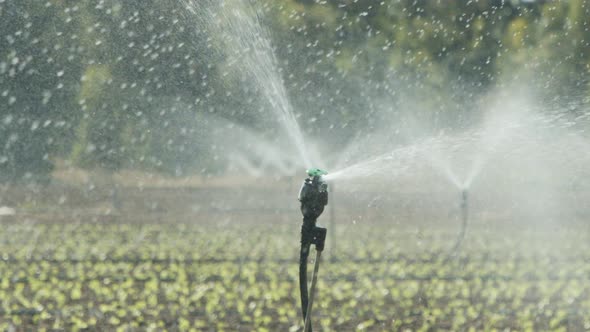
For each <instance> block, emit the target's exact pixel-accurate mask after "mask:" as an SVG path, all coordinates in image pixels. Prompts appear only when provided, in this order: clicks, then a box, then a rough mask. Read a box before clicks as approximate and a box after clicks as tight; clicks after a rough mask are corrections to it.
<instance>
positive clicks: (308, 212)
mask: <svg viewBox="0 0 590 332" xmlns="http://www.w3.org/2000/svg"><path fill="white" fill-rule="evenodd" d="M308 174H309V177H308V178H307V179H305V181H304V182H303V185H302V186H301V190H300V191H299V201H300V202H301V213H302V214H303V218H304V219H309V220H314V221H315V220H316V219H317V218H318V217H319V216H320V215H321V214H322V212H324V207H325V206H326V205H327V204H328V184H327V183H325V182H324V180H323V179H322V175H323V174H322V175H320V174H318V173H317V172H308Z"/></svg>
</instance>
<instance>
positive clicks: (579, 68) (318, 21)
mask: <svg viewBox="0 0 590 332" xmlns="http://www.w3.org/2000/svg"><path fill="white" fill-rule="evenodd" d="M194 1H197V0H194ZM236 1H237V0H236ZM196 3H198V1H197V2H196ZM251 3H252V6H254V7H255V8H257V9H258V10H259V12H260V13H261V14H262V15H261V16H260V17H261V19H262V24H263V26H264V27H266V28H267V29H268V31H270V32H271V35H272V43H273V46H274V48H275V52H276V56H277V58H278V60H279V65H280V67H281V70H282V71H281V76H282V78H283V80H284V82H285V85H286V87H287V91H288V93H289V97H290V99H291V102H292V103H293V105H294V109H295V111H296V113H297V116H298V119H299V120H300V124H301V126H302V127H303V128H304V131H305V134H306V136H308V137H322V138H324V139H326V140H331V141H333V142H339V143H340V144H343V143H344V142H346V139H347V138H348V137H352V136H353V135H352V134H353V133H355V132H359V131H360V132H362V131H363V130H371V128H372V127H373V126H375V122H378V121H379V117H380V114H379V113H380V112H382V107H381V104H382V103H383V100H385V101H386V104H387V105H389V106H388V110H391V112H402V111H400V110H399V109H400V108H401V107H398V106H400V105H403V101H404V100H406V99H416V100H420V102H421V104H420V107H421V108H422V109H424V110H427V111H426V113H427V116H428V118H432V119H436V121H439V122H444V119H446V118H447V115H448V114H451V113H453V112H455V113H456V112H465V110H464V109H463V108H461V107H458V106H457V105H466V104H467V105H468V104H469V103H470V102H471V101H472V100H475V99H476V98H477V96H478V95H481V94H484V93H485V92H487V91H490V90H491V89H493V88H495V87H498V86H501V85H503V84H509V83H513V82H519V83H520V84H523V85H525V86H527V87H529V88H534V89H538V90H539V91H541V94H542V95H543V97H544V98H547V99H548V100H551V99H555V98H558V97H560V96H568V97H571V96H573V97H575V98H579V99H584V98H585V97H586V96H587V95H588V85H587V84H588V80H587V77H588V73H589V71H590V30H589V29H590V26H589V23H590V7H589V5H588V4H587V3H586V1H584V0H570V1H516V0H515V1H504V0H479V1H477V0H471V1H443V0H438V1H437V0H387V1H373V0H358V1H357V0H355V1H352V0H328V1H318V0H315V1H314V0H285V1H262V0H261V1H251ZM185 5H186V3H183V2H182V1H172V0H170V1H139V0H134V1H122V0H101V1H86V0H84V1H74V0H50V1H34V0H23V1H14V0H7V1H0V31H1V34H0V35H1V38H0V180H1V181H14V180H20V179H25V180H43V179H46V178H47V175H48V174H49V172H50V171H51V169H52V167H53V165H54V163H55V161H56V160H59V159H65V160H69V161H71V162H73V163H74V164H76V165H79V166H82V167H87V168H101V169H107V170H115V169H119V168H137V169H147V170H152V171H161V172H166V173H171V174H176V175H182V174H189V173H199V172H213V171H216V170H220V169H223V167H222V165H220V160H221V159H223V158H221V157H220V156H219V155H218V154H220V153H222V152H220V151H221V150H219V149H216V147H215V143H214V142H212V141H211V139H210V138H211V137H210V136H209V134H208V132H207V126H208V125H211V124H210V123H209V122H208V121H210V117H211V116H214V117H215V118H217V119H228V120H230V121H232V122H236V123H239V124H241V125H243V126H250V127H254V128H256V130H259V131H260V132H262V133H263V135H268V136H269V137H272V136H273V135H276V131H277V130H278V128H277V127H273V126H268V125H266V124H265V123H264V122H263V121H261V120H260V119H261V117H263V116H261V114H268V113H265V112H266V111H265V109H267V108H268V107H269V106H268V105H267V104H268V103H265V101H264V100H262V98H261V97H260V94H257V93H256V91H255V89H256V87H252V86H251V85H250V84H249V82H247V81H244V80H235V79H232V78H231V77H227V76H226V75H224V74H223V73H224V72H225V70H226V68H225V67H226V65H227V63H226V60H227V59H226V58H225V57H224V55H223V54H221V53H220V52H219V49H217V48H216V47H214V46H212V44H214V43H215V36H211V35H210V33H209V30H208V29H207V27H206V26H204V24H203V20H199V19H198V17H195V15H197V16H198V15H199V14H200V13H196V14H194V15H191V14H189V13H188V11H187V10H186V8H185V7H184V6H185ZM226 5H227V6H233V4H232V1H226ZM197 8H198V6H197ZM202 15H209V14H208V12H207V11H206V10H205V8H203V12H202ZM238 66H239V64H238ZM421 96H427V98H424V97H421Z"/></svg>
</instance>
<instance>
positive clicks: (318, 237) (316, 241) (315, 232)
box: [299, 219, 327, 332]
mask: <svg viewBox="0 0 590 332" xmlns="http://www.w3.org/2000/svg"><path fill="white" fill-rule="evenodd" d="M326 233H327V229H325V228H321V227H317V226H315V221H314V222H311V221H310V220H308V221H307V222H306V221H305V219H304V222H303V226H302V227H301V256H300V261H299V287H300V290H301V309H302V313H303V320H304V329H303V331H304V332H312V328H311V310H312V308H313V299H314V296H315V292H316V285H317V279H318V271H319V269H320V258H321V256H322V251H323V250H324V245H325V243H326ZM312 244H313V245H315V248H316V258H315V262H314V268H313V274H312V280H311V286H310V289H309V293H308V290H307V258H308V255H309V250H310V247H311V245H312ZM308 294H309V296H308Z"/></svg>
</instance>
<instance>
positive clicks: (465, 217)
mask: <svg viewBox="0 0 590 332" xmlns="http://www.w3.org/2000/svg"><path fill="white" fill-rule="evenodd" d="M468 221H469V205H468V192H467V188H464V189H463V190H461V231H460V232H459V236H458V237H457V240H456V241H455V245H454V246H453V249H451V254H450V255H449V258H450V257H454V256H456V255H457V254H458V252H459V249H461V244H462V243H463V239H464V238H465V232H466V231H467V222H468Z"/></svg>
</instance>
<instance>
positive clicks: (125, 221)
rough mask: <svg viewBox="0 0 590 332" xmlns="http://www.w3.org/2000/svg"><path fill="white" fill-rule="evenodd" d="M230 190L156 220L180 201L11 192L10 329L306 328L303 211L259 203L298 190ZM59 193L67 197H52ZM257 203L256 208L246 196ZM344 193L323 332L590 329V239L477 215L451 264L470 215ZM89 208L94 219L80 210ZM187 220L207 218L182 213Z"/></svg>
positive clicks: (327, 261)
mask: <svg viewBox="0 0 590 332" xmlns="http://www.w3.org/2000/svg"><path fill="white" fill-rule="evenodd" d="M70 178H71V176H70ZM223 181H226V184H224V182H223ZM227 181H231V180H228V179H226V180H223V179H218V180H215V179H210V180H209V183H208V184H201V185H197V184H195V185H194V186H192V187H186V186H184V187H181V186H179V185H178V184H176V186H177V187H176V189H174V190H175V191H176V192H178V193H179V194H177V196H176V197H177V199H176V200H169V201H164V200H161V201H160V205H159V206H157V207H154V206H153V204H152V203H151V202H150V200H153V199H154V197H157V196H158V195H162V194H163V193H167V192H171V191H173V190H172V188H165V187H155V188H154V187H146V188H143V189H142V190H137V189H133V187H125V186H123V185H122V186H121V190H120V192H119V200H120V202H121V203H122V204H121V206H120V207H119V208H118V209H114V208H113V206H112V202H110V200H109V199H108V198H109V195H108V191H105V190H104V188H101V187H97V188H96V189H95V190H94V193H93V194H90V195H87V197H81V196H80V195H78V194H79V193H78V192H77V190H79V189H81V188H80V187H77V186H73V185H71V184H63V185H62V186H61V187H59V188H58V187H53V188H48V189H45V190H37V191H35V190H32V189H31V188H29V189H26V188H21V189H20V190H16V189H15V188H5V192H11V191H12V192H14V194H15V195H16V196H18V195H22V199H23V201H26V200H27V199H29V200H31V202H33V201H34V202H35V203H34V204H33V203H29V205H28V206H27V205H23V206H22V207H21V212H22V214H21V215H20V216H10V217H7V216H5V217H3V219H2V221H1V222H2V233H1V236H0V252H1V253H2V257H1V258H2V260H1V261H0V275H1V276H2V278H1V281H0V298H1V299H2V300H1V308H0V310H1V311H0V314H1V316H0V317H1V318H0V323H1V327H0V328H1V329H2V330H11V329H13V328H15V327H18V328H17V330H29V329H32V330H43V329H45V330H117V329H119V330H122V331H129V330H131V331H140V330H172V331H189V330H191V329H192V330H196V331H253V330H257V331H264V330H267V331H299V330H301V328H302V321H301V318H300V317H301V314H300V309H299V307H298V306H299V302H298V301H299V290H298V283H297V282H298V280H297V277H298V274H297V266H298V265H297V259H298V245H299V239H298V230H299V223H300V217H299V215H298V211H297V210H296V209H294V208H286V209H285V210H282V211H281V210H276V209H274V208H264V207H260V206H258V207H256V208H253V205H252V204H257V203H255V202H258V201H263V200H264V197H266V195H268V194H269V193H271V194H272V195H273V196H274V197H275V199H277V200H281V199H285V200H286V201H287V200H288V199H287V198H286V197H289V196H293V195H292V193H291V192H289V190H291V188H289V186H284V185H281V186H274V187H273V186H267V185H263V186H261V185H255V184H250V185H242V186H239V185H238V186H236V185H232V187H229V188H228V187H227ZM162 183H163V184H167V185H170V183H166V182H165V181H163V182H162ZM49 189H51V191H52V192H56V191H59V192H60V193H61V194H60V197H57V198H54V197H48V196H46V195H45V194H46V193H47V190H49ZM243 190H247V191H249V192H250V193H251V196H250V198H251V200H250V202H244V201H241V200H239V199H238V198H241V197H243V196H242V194H240V191H243ZM215 192H217V193H218V195H217V196H216V195H214V194H213V193H215ZM231 192H234V193H233V194H232V193H231ZM236 192H237V194H236ZM333 196H334V204H335V205H336V206H340V207H342V210H344V211H346V214H340V213H339V212H334V211H337V209H335V210H334V211H332V212H329V211H328V212H326V214H325V215H324V216H323V218H324V219H323V221H324V225H326V224H328V226H329V225H330V223H333V222H334V221H336V222H337V223H335V224H331V225H332V226H333V227H334V229H329V231H330V233H329V236H328V239H327V247H326V250H325V255H324V258H323V262H322V267H321V269H320V275H319V285H318V287H319V292H318V294H317V295H316V296H317V298H316V307H315V309H314V310H315V311H314V313H313V322H314V326H315V328H316V329H319V330H321V331H350V330H360V331H384V330H452V331H457V330H469V329H471V330H476V331H477V330H492V329H498V330H506V329H510V330H556V329H566V330H583V329H587V328H588V327H589V326H590V321H589V318H588V315H587V314H586V313H587V312H589V311H590V286H589V285H588V284H587V280H588V275H589V274H590V270H589V269H590V267H589V265H588V264H587V262H588V259H590V257H589V256H588V255H586V254H585V253H587V252H590V251H589V249H590V248H589V246H590V241H589V240H590V238H589V237H590V235H589V234H590V233H589V232H587V226H585V225H583V224H580V223H575V222H564V223H561V224H560V225H556V224H553V225H551V224H544V225H538V226H537V227H534V228H530V227H523V225H522V224H519V223H518V221H514V220H513V221H507V220H502V219H501V218H500V217H495V218H496V219H494V217H491V216H487V217H486V214H485V213H481V212H477V211H475V212H474V215H476V216H477V218H474V221H473V223H472V225H471V228H470V229H469V230H468V234H467V236H466V239H465V240H464V242H463V245H462V247H461V249H460V251H458V252H456V253H451V252H450V250H451V248H452V246H453V243H454V242H455V239H456V237H457V235H458V232H459V228H460V223H459V220H458V218H457V217H456V216H455V215H454V213H455V212H456V206H455V207H452V206H451V207H449V208H448V209H446V210H444V209H443V211H445V213H446V215H445V214H444V213H443V214H442V215H441V216H440V218H433V217H432V216H428V215H427V213H425V212H424V211H423V210H421V209H420V208H419V204H423V203H424V202H413V203H414V204H418V205H412V204H411V203H412V202H406V204H409V205H406V211H412V210H413V209H414V208H416V209H415V215H414V217H410V216H408V215H406V216H404V217H403V218H402V217H400V216H399V215H398V214H396V213H395V212H394V211H393V210H394V209H392V208H391V207H382V208H380V209H379V208H375V207H373V209H364V208H362V205H364V204H357V205H355V204H354V203H353V200H357V202H358V201H359V200H360V201H362V200H363V198H361V197H359V195H357V194H354V195H350V194H346V193H344V192H343V193H341V194H340V195H338V192H335V193H333ZM406 196H407V194H406ZM228 197H234V198H229V199H228ZM56 200H57V202H56ZM60 201H61V204H60V203H59V202H60ZM188 201H195V202H196V201H199V202H200V205H199V206H192V207H190V206H188V205H187V204H185V203H186V202H188ZM82 203H84V204H86V205H87V206H94V207H95V210H94V211H95V212H94V213H92V214H89V213H88V212H80V211H79V210H77V209H76V208H75V206H76V205H78V204H82ZM338 203H340V205H338ZM54 205H55V206H54ZM139 205H143V208H139ZM52 206H53V207H54V209H53V210H52ZM55 207H59V212H56V209H55ZM187 209H188V210H192V213H187V214H183V211H186V210H187ZM372 210H377V211H380V212H379V213H377V214H372V215H371V214H369V212H370V211H372ZM386 211H389V214H388V213H385V212H386ZM331 213H335V215H331ZM351 216H355V217H351ZM400 218H401V219H400ZM334 219H335V220H334ZM400 220H403V222H401V221H400ZM582 230H583V231H582ZM332 231H333V232H332Z"/></svg>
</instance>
